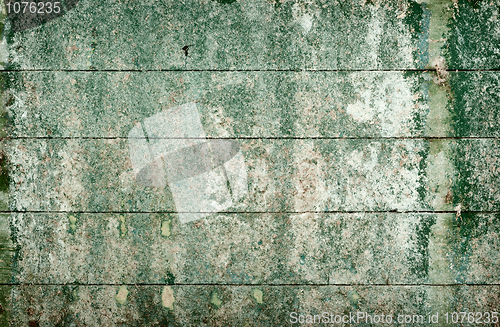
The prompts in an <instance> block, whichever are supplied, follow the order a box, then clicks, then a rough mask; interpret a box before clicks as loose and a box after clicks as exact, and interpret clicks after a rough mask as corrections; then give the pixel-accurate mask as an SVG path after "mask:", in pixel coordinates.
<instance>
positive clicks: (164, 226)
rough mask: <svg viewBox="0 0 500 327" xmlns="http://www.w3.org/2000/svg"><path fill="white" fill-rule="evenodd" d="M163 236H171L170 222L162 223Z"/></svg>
mask: <svg viewBox="0 0 500 327" xmlns="http://www.w3.org/2000/svg"><path fill="white" fill-rule="evenodd" d="M161 236H163V237H169V236H170V220H164V221H162V222H161Z"/></svg>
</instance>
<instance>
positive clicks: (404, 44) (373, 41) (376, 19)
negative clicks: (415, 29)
mask: <svg viewBox="0 0 500 327" xmlns="http://www.w3.org/2000/svg"><path fill="white" fill-rule="evenodd" d="M386 12H387V9H386V8H383V7H377V6H372V7H371V19H370V22H369V23H368V26H367V34H366V37H365V42H366V49H367V51H366V52H365V54H364V58H366V62H365V64H366V67H369V68H372V69H373V68H380V67H379V66H378V63H379V60H378V59H379V58H378V54H379V50H380V44H381V43H382V36H383V35H385V34H386V33H388V32H391V33H394V34H393V35H395V38H396V39H397V54H396V56H397V57H396V58H394V64H395V65H396V66H397V67H398V68H410V67H413V65H414V62H413V60H414V59H413V52H414V50H415V49H414V45H413V42H412V39H411V35H412V34H413V33H412V32H411V31H410V30H409V29H408V26H407V25H406V24H405V23H404V22H403V19H398V20H396V21H392V20H391V22H390V24H391V28H390V30H387V29H386V30H385V31H384V28H383V27H384V26H386V21H387V20H388V19H387V17H392V15H393V14H392V13H387V15H386ZM386 46H387V45H386Z"/></svg>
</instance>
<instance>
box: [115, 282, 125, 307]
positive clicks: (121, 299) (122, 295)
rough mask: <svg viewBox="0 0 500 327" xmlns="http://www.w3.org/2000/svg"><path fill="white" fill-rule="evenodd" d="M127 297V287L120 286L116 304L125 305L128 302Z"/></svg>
mask: <svg viewBox="0 0 500 327" xmlns="http://www.w3.org/2000/svg"><path fill="white" fill-rule="evenodd" d="M127 295H128V290H127V286H120V287H119V288H118V293H117V294H116V297H115V299H116V302H118V303H120V304H125V302H127Z"/></svg>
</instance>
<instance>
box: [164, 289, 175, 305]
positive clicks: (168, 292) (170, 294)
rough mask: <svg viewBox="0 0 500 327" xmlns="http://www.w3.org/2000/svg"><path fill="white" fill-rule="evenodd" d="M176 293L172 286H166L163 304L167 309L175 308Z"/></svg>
mask: <svg viewBox="0 0 500 327" xmlns="http://www.w3.org/2000/svg"><path fill="white" fill-rule="evenodd" d="M174 302H175V298H174V291H173V290H172V288H171V287H170V286H165V287H164V288H163V292H162V293H161V304H162V305H163V306H164V307H165V308H169V309H173V307H174Z"/></svg>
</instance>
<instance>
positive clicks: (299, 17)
mask: <svg viewBox="0 0 500 327" xmlns="http://www.w3.org/2000/svg"><path fill="white" fill-rule="evenodd" d="M312 7H314V6H312V5H311V6H309V9H308V10H306V8H305V6H303V5H299V3H296V4H294V5H293V6H292V15H293V18H294V19H295V22H296V23H298V24H299V25H300V26H301V27H302V29H303V33H304V34H305V35H307V33H309V31H310V30H311V28H312V26H313V22H314V15H315V14H316V15H317V14H318V13H317V12H311V8H312ZM307 11H309V12H307Z"/></svg>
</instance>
